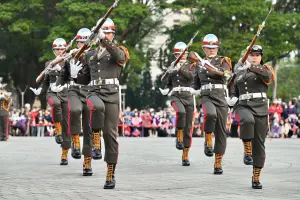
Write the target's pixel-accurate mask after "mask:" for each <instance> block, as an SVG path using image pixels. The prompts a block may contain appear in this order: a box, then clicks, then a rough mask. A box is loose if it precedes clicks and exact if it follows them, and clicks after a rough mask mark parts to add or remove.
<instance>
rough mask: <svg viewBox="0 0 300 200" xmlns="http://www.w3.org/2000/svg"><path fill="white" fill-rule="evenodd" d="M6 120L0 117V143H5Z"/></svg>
mask: <svg viewBox="0 0 300 200" xmlns="http://www.w3.org/2000/svg"><path fill="white" fill-rule="evenodd" d="M6 118H7V117H5V116H0V141H6Z"/></svg>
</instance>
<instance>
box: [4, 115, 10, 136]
mask: <svg viewBox="0 0 300 200" xmlns="http://www.w3.org/2000/svg"><path fill="white" fill-rule="evenodd" d="M9 130H10V120H9V116H7V117H6V129H5V133H6V140H8V137H9Z"/></svg>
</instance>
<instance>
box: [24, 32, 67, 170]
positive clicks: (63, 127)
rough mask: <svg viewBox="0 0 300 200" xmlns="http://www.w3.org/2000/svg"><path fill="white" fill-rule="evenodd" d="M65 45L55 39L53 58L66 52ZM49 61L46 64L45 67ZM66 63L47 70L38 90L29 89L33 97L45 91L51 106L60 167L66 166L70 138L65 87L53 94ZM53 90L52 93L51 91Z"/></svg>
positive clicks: (62, 40) (60, 40) (58, 39)
mask: <svg viewBox="0 0 300 200" xmlns="http://www.w3.org/2000/svg"><path fill="white" fill-rule="evenodd" d="M66 46H67V43H66V41H65V40H64V39H62V38H57V39H55V40H54V42H53V44H52V49H53V53H54V55H55V56H60V55H63V54H64V53H65V51H66ZM49 63H50V61H48V62H46V67H47V66H48V64H49ZM65 65H67V63H61V64H57V65H56V66H54V67H53V68H49V70H48V71H47V72H46V74H45V77H44V80H43V83H42V85H41V86H40V87H39V88H38V89H34V88H30V89H31V90H32V91H33V92H34V93H35V95H40V94H41V93H44V92H46V91H47V100H48V103H49V105H50V106H51V113H52V120H53V121H54V126H55V132H56V134H57V135H56V136H55V140H56V142H57V143H58V144H61V148H62V155H61V162H60V165H68V151H69V148H70V147H71V137H70V135H69V134H68V121H67V120H68V90H67V85H63V86H61V87H63V90H62V91H60V92H55V86H56V81H57V79H58V77H59V75H60V71H61V70H62V68H64V66H65ZM53 90H54V91H53Z"/></svg>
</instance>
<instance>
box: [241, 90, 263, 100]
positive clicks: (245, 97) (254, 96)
mask: <svg viewBox="0 0 300 200" xmlns="http://www.w3.org/2000/svg"><path fill="white" fill-rule="evenodd" d="M257 98H267V94H266V93H264V92H262V93H260V92H259V93H248V94H242V95H240V96H239V100H240V101H242V100H249V99H257Z"/></svg>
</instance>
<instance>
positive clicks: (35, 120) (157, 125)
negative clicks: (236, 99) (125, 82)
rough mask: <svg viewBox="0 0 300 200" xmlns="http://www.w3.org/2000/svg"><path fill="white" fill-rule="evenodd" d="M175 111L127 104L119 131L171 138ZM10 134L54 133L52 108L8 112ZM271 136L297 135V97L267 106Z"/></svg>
mask: <svg viewBox="0 0 300 200" xmlns="http://www.w3.org/2000/svg"><path fill="white" fill-rule="evenodd" d="M175 121H176V113H175V111H174V110H173V109H172V108H166V109H161V110H158V111H155V110H154V109H152V108H151V109H147V110H146V109H145V110H137V109H133V110H131V108H130V107H127V108H126V110H125V111H124V112H123V113H120V117H119V124H118V132H119V135H120V136H125V137H148V136H155V137H156V136H158V137H173V136H175V127H174V124H175ZM203 121H204V117H203V111H202V109H200V110H199V111H196V112H195V113H194V124H193V130H192V135H193V137H203V128H202V124H203ZM10 122H11V131H10V134H11V135H15V136H36V137H44V136H53V134H54V126H53V122H52V118H51V110H50V108H47V109H46V110H42V109H38V108H36V107H33V109H30V105H28V104H27V105H25V108H22V109H21V110H17V109H13V110H11V112H10ZM226 134H227V135H228V137H239V123H238V121H237V119H236V118H235V114H234V113H229V115H228V118H227V124H226ZM268 137H272V138H300V96H299V98H298V99H296V98H294V99H292V100H291V101H289V102H288V103H286V102H282V101H281V99H275V100H274V102H273V103H272V104H271V105H270V107H269V132H268Z"/></svg>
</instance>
